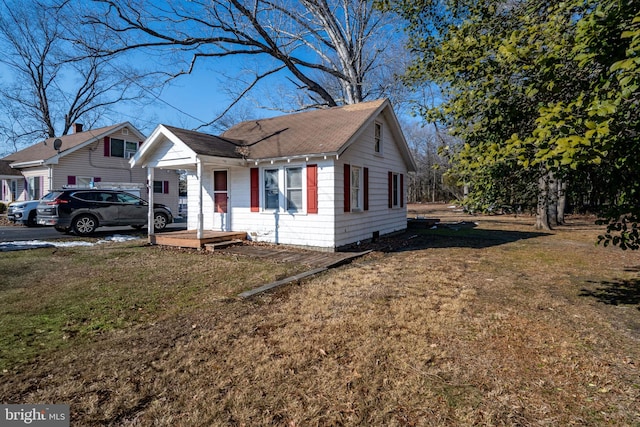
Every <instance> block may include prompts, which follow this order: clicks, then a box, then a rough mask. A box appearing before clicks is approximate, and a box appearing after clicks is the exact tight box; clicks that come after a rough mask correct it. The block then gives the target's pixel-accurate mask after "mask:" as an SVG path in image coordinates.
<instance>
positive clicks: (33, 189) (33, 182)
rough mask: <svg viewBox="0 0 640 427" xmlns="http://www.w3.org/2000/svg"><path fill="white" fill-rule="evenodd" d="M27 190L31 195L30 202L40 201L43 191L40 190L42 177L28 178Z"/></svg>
mask: <svg viewBox="0 0 640 427" xmlns="http://www.w3.org/2000/svg"><path fill="white" fill-rule="evenodd" d="M27 190H28V194H29V200H38V199H39V198H40V196H41V195H42V192H41V191H42V189H41V188H40V177H39V176H31V177H29V178H27Z"/></svg>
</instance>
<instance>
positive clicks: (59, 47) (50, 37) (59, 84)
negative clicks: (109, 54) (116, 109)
mask: <svg viewBox="0 0 640 427" xmlns="http://www.w3.org/2000/svg"><path fill="white" fill-rule="evenodd" d="M74 13H77V11H73V10H72V9H71V5H70V4H69V3H63V4H62V5H59V6H53V5H51V4H46V3H44V2H40V1H37V0H31V1H22V0H21V1H19V2H15V3H14V2H11V1H10V0H3V1H2V2H1V3H0V46H1V48H2V51H3V55H2V56H0V62H1V63H2V64H4V65H5V66H6V67H7V69H8V70H9V73H8V77H9V79H7V80H5V81H3V82H2V86H1V87H0V97H1V98H2V103H1V104H0V107H3V110H4V111H5V113H4V114H5V116H13V117H14V120H8V121H6V123H5V126H6V127H7V128H11V130H10V131H8V132H6V133H7V134H8V135H9V136H11V137H12V138H19V137H20V136H22V138H23V139H27V140H28V139H30V141H29V142H33V140H37V139H40V138H43V137H54V136H59V135H66V134H67V133H69V131H70V130H71V128H72V126H73V123H75V122H78V121H80V120H82V121H84V122H85V124H88V125H91V124H93V123H94V122H96V121H97V120H99V118H100V116H101V115H103V114H105V112H107V111H108V110H109V109H110V108H111V107H112V106H114V105H116V104H120V103H123V102H127V101H133V100H139V99H140V98H141V96H142V95H143V94H144V93H143V89H141V88H142V87H143V85H142V84H143V76H142V75H140V74H137V73H136V72H134V71H133V70H132V69H131V68H130V67H127V66H126V65H125V64H122V63H120V64H119V65H117V66H116V65H115V60H114V58H109V59H106V58H101V57H98V56H92V55H88V54H87V52H86V51H83V49H82V45H81V44H77V43H75V44H74V43H72V42H71V41H70V40H71V39H72V38H73V37H72V33H73V31H74V30H75V28H76V27H77V23H74V22H73V21H72V19H73V14H74ZM82 33H83V37H84V39H85V41H87V43H88V42H89V41H91V43H92V44H95V43H96V42H97V41H98V40H100V39H101V37H100V36H99V35H98V34H95V33H92V32H90V31H87V30H86V29H85V30H83V31H82ZM5 77H6V76H5ZM145 84H146V83H145ZM13 141H14V143H15V139H14V140H13ZM16 148H17V147H16Z"/></svg>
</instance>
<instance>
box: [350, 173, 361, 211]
mask: <svg viewBox="0 0 640 427" xmlns="http://www.w3.org/2000/svg"><path fill="white" fill-rule="evenodd" d="M360 172H361V168H360V167H358V166H351V210H352V211H358V210H361V209H362V202H361V200H362V197H361V194H362V184H361V182H362V181H361V179H360Z"/></svg>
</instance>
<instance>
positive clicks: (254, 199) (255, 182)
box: [250, 168, 260, 212]
mask: <svg viewBox="0 0 640 427" xmlns="http://www.w3.org/2000/svg"><path fill="white" fill-rule="evenodd" d="M250 181H251V212H260V169H258V168H251V175H250Z"/></svg>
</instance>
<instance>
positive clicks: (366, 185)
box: [362, 168, 369, 211]
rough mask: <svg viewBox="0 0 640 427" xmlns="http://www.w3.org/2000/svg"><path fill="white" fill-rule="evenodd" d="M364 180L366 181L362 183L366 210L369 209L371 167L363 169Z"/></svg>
mask: <svg viewBox="0 0 640 427" xmlns="http://www.w3.org/2000/svg"><path fill="white" fill-rule="evenodd" d="M362 180H363V181H364V182H363V183H362V192H363V194H362V199H363V200H362V201H363V205H364V206H363V207H364V210H365V211H368V210H369V168H364V170H363V176H362Z"/></svg>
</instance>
